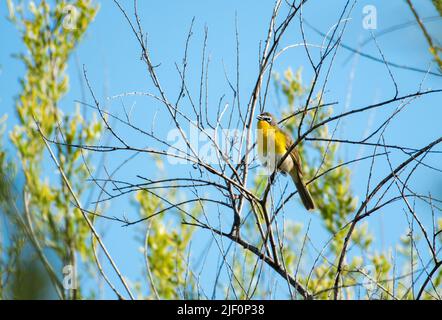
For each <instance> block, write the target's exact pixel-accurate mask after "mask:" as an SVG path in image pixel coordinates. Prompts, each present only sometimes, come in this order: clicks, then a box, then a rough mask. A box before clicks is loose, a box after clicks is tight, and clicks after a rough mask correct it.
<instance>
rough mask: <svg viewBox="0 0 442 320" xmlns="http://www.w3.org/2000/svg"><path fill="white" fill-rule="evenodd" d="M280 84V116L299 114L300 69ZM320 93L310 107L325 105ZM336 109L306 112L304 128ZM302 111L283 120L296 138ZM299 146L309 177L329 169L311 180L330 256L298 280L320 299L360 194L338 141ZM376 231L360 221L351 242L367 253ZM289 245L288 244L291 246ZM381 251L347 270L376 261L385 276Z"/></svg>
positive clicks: (347, 279) (325, 131) (322, 134)
mask: <svg viewBox="0 0 442 320" xmlns="http://www.w3.org/2000/svg"><path fill="white" fill-rule="evenodd" d="M276 86H277V88H280V90H281V91H282V93H283V94H284V96H285V98H286V101H287V108H285V109H283V110H282V112H281V113H282V117H286V116H288V115H290V114H293V113H295V112H296V111H297V110H296V107H299V106H302V105H303V103H304V102H305V99H306V96H305V93H306V92H307V90H306V89H305V88H304V86H303V84H302V76H301V71H300V70H298V71H297V72H296V74H294V73H293V72H292V71H291V70H290V69H288V70H287V71H286V72H285V73H284V77H283V78H281V77H280V76H279V75H276ZM321 104H322V101H321V100H320V97H318V98H317V99H315V100H314V101H311V103H310V107H312V106H314V105H321ZM332 113H333V109H332V108H331V107H330V108H328V109H326V108H322V107H320V108H318V109H316V110H310V111H307V112H306V114H305V117H304V120H303V124H304V128H308V127H309V126H310V125H311V124H312V122H314V123H318V122H321V121H322V120H324V119H326V118H328V117H329V116H331V115H332ZM301 118H302V116H301V114H299V115H297V116H295V117H292V118H290V119H289V120H288V121H286V122H285V124H284V126H285V129H286V130H287V131H288V132H290V133H291V134H292V136H294V137H296V135H297V133H298V126H299V125H300V121H301ZM309 137H310V138H316V139H325V140H327V139H331V138H333V132H332V133H330V132H329V128H328V126H327V125H323V126H321V127H320V128H318V129H317V130H314V131H313V132H311V133H310V134H309ZM297 148H298V151H299V154H300V157H301V159H302V167H303V171H304V179H305V181H309V180H311V179H312V178H313V177H315V176H317V175H318V174H321V173H323V172H326V171H328V172H327V173H326V174H325V175H322V176H321V177H320V178H319V179H316V180H314V181H313V182H312V183H310V184H309V190H310V193H311V194H312V196H313V198H314V199H315V203H316V207H317V209H316V212H319V214H320V215H321V218H322V221H323V223H324V227H325V230H327V232H328V233H329V236H330V237H331V238H332V241H331V242H330V244H329V245H328V247H327V251H328V252H327V251H326V252H324V256H326V257H327V259H325V258H324V259H322V262H321V263H318V264H317V265H316V267H315V268H314V269H313V272H312V276H311V277H310V278H308V279H307V277H305V278H302V277H301V279H300V281H301V282H303V283H304V284H306V285H307V287H308V289H309V290H310V291H311V292H312V293H313V294H314V295H316V298H322V299H327V298H329V296H330V293H331V291H330V288H332V287H333V283H334V280H335V272H336V270H335V269H334V267H333V265H332V263H334V264H336V262H337V259H338V257H339V254H340V252H341V248H342V245H343V242H344V237H345V235H346V233H347V231H348V226H347V227H346V224H347V223H348V222H349V221H350V220H351V218H352V215H353V214H354V212H355V209H356V205H357V202H358V200H357V198H356V197H355V196H354V194H353V192H352V190H351V171H350V169H349V168H348V167H346V166H341V165H342V160H341V159H340V158H339V154H338V150H339V144H338V143H333V142H330V143H329V142H323V141H318V140H315V141H313V142H312V143H311V144H309V146H308V147H306V145H305V143H303V142H301V143H300V144H299V145H298V146H297ZM372 240H373V236H372V235H371V234H370V232H369V230H368V225H367V224H362V225H360V226H358V227H357V228H356V229H355V231H354V232H353V235H352V241H353V243H354V244H356V245H357V246H358V247H359V248H360V249H361V250H362V251H364V252H366V253H369V252H370V245H371V243H372ZM288 247H290V243H289V245H288ZM293 252H296V251H290V250H289V251H288V252H286V253H285V254H286V255H287V256H286V258H285V259H286V260H288V261H291V260H293V259H292V257H291V255H292V254H293ZM378 257H379V256H378V255H372V256H371V257H370V256H369V258H368V259H367V260H368V261H364V259H362V258H361V257H357V256H356V257H353V258H352V260H351V261H350V262H348V263H347V264H346V269H348V270H358V269H361V268H362V267H363V266H364V265H374V266H376V268H375V269H376V274H375V275H374V276H375V277H378V276H384V273H385V272H384V271H385V270H389V264H388V261H386V260H385V259H380V260H379V259H378ZM343 275H344V276H343V282H342V285H343V286H344V287H347V288H351V287H352V286H354V285H355V284H356V283H357V281H358V280H360V279H361V278H363V276H361V275H358V274H354V273H352V274H350V273H347V272H344V273H343ZM345 294H346V295H347V296H348V297H349V298H351V297H352V296H354V292H353V291H352V290H351V289H346V290H345Z"/></svg>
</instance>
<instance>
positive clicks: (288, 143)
mask: <svg viewBox="0 0 442 320" xmlns="http://www.w3.org/2000/svg"><path fill="white" fill-rule="evenodd" d="M282 132H284V135H285V147H286V149H289V148H290V147H291V146H292V145H293V140H292V138H291V137H290V134H289V133H287V132H285V131H284V130H282ZM290 157H292V159H293V163H294V165H295V168H296V170H297V171H298V173H299V175H300V176H301V177H302V166H301V157H300V156H299V153H298V150H296V147H295V148H293V150H292V151H291V152H290Z"/></svg>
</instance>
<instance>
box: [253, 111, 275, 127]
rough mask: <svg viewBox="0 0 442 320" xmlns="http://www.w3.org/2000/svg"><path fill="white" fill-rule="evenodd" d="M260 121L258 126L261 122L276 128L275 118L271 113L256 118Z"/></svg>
mask: <svg viewBox="0 0 442 320" xmlns="http://www.w3.org/2000/svg"><path fill="white" fill-rule="evenodd" d="M256 119H258V124H259V123H260V122H261V121H264V122H267V123H268V124H269V125H271V126H276V120H275V117H274V116H273V115H272V114H271V113H270V112H263V113H261V114H260V115H258V116H257V117H256Z"/></svg>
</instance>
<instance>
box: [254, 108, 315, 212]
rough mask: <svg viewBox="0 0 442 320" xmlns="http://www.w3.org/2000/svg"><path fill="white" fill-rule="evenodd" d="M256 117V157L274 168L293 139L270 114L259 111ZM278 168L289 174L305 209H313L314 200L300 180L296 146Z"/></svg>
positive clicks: (300, 173) (265, 164)
mask: <svg viewBox="0 0 442 320" xmlns="http://www.w3.org/2000/svg"><path fill="white" fill-rule="evenodd" d="M257 119H258V134H257V145H258V157H259V158H260V160H261V162H262V163H263V165H264V166H266V167H269V168H272V169H274V168H275V167H276V166H277V165H278V163H279V161H280V160H281V158H282V157H283V156H284V155H285V154H286V152H287V150H288V149H289V148H290V146H291V145H292V144H293V140H292V138H291V137H290V135H289V134H288V133H287V132H285V131H284V130H282V129H281V128H279V126H278V123H277V122H276V120H275V118H274V117H273V115H272V114H270V113H268V112H264V113H261V114H260V115H259V116H258V117H257ZM279 170H280V171H282V172H283V173H284V174H285V173H288V174H290V176H291V177H292V180H293V182H294V183H295V186H296V189H297V190H298V193H299V195H300V197H301V200H302V203H303V204H304V207H305V208H306V209H307V210H313V209H314V208H315V202H314V201H313V198H312V196H311V194H310V192H309V191H308V189H307V187H306V185H305V184H304V182H303V181H302V167H301V159H300V157H299V154H298V151H297V150H296V148H294V149H293V150H292V151H291V152H290V154H289V155H288V156H287V157H286V158H285V159H284V161H283V163H282V164H281V166H280V167H279Z"/></svg>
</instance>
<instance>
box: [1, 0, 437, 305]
mask: <svg viewBox="0 0 442 320" xmlns="http://www.w3.org/2000/svg"><path fill="white" fill-rule="evenodd" d="M415 2H416V8H417V10H418V11H419V13H420V15H421V17H431V16H434V15H436V12H435V10H434V8H433V6H432V4H431V1H424V0H419V1H415ZM122 3H123V4H124V5H126V7H127V8H128V9H129V10H130V9H131V8H132V7H131V1H122ZM99 4H100V10H99V12H98V15H97V17H96V19H95V21H94V22H93V23H92V25H91V26H90V28H89V30H88V31H87V34H86V36H85V38H84V39H83V41H82V42H81V44H80V45H79V47H78V49H77V50H76V52H75V54H74V55H73V56H72V57H71V59H70V65H69V70H68V72H69V75H70V92H69V93H68V95H67V96H66V97H65V98H64V99H63V101H62V103H61V106H62V108H63V110H65V111H66V112H69V111H72V110H74V107H75V103H74V101H75V100H81V99H83V98H82V89H81V88H82V85H81V80H80V77H81V72H82V71H81V66H82V65H84V66H85V67H86V68H87V70H88V74H89V79H90V82H91V84H92V86H93V87H94V90H95V92H96V94H97V96H98V97H99V98H100V99H101V100H102V101H103V102H104V101H106V100H105V98H106V97H109V96H114V95H117V94H121V93H126V92H133V91H140V92H148V91H153V87H152V84H151V83H150V81H149V79H148V75H147V72H146V69H145V66H144V64H143V62H142V61H141V60H140V50H139V46H138V44H137V42H136V40H135V38H134V36H133V35H132V34H131V32H130V29H129V26H128V25H127V23H126V22H125V20H124V18H123V16H122V15H121V13H120V12H119V11H118V9H117V8H116V6H115V5H114V4H113V2H112V1H100V2H99ZM344 4H345V1H340V0H336V1H309V3H308V4H307V5H306V6H305V8H304V12H303V14H304V17H305V19H306V20H307V21H308V22H310V23H312V24H314V25H315V27H317V28H318V29H320V30H321V31H323V32H326V31H327V30H328V29H329V28H330V27H331V26H332V25H333V24H334V23H335V22H336V20H337V18H338V17H339V14H340V10H341V9H342V8H343V6H344ZM367 4H372V5H375V6H376V8H377V14H378V30H375V32H377V31H380V30H384V29H387V28H389V27H391V26H394V25H397V24H401V23H404V22H409V21H413V16H412V14H411V12H410V10H409V9H408V7H407V6H406V5H405V2H404V1H399V0H395V1H380V0H379V1H359V2H358V4H357V5H356V6H355V7H354V9H353V12H352V15H351V20H350V21H349V22H348V27H347V30H346V33H345V36H344V38H343V41H344V43H345V44H347V45H350V46H352V47H355V48H356V47H358V44H359V43H361V42H362V41H363V40H365V39H367V38H370V32H369V31H367V30H365V29H364V28H363V27H362V22H361V21H362V17H363V13H362V8H363V7H364V6H365V5H367ZM272 7H273V1H250V0H243V1H233V0H226V1H216V2H215V1H196V0H191V1H179V0H175V1H139V14H140V17H141V21H142V25H143V28H144V30H145V31H146V32H147V33H148V39H149V47H150V52H151V57H152V60H153V63H154V64H161V65H160V67H159V68H158V69H157V72H158V74H159V76H160V78H161V81H162V83H163V85H164V87H165V89H166V90H167V91H168V92H170V94H171V96H173V97H175V96H176V94H177V90H178V85H179V76H178V74H177V72H176V68H175V63H178V64H179V63H180V62H181V61H182V56H183V47H184V43H185V41H186V36H187V32H188V30H189V26H190V22H191V21H192V19H193V18H194V17H195V25H194V29H193V30H194V31H193V34H194V35H193V37H192V41H191V45H190V49H189V71H188V72H189V73H188V74H189V83H190V90H191V91H193V92H197V90H198V85H199V76H200V65H201V50H202V44H203V40H204V28H205V26H207V28H208V47H207V54H209V55H210V61H211V62H210V71H209V73H210V80H209V83H210V84H209V88H210V98H209V99H210V103H209V104H210V105H216V104H217V102H218V99H219V97H220V96H221V95H222V94H224V93H229V88H228V85H227V82H226V80H225V74H224V73H225V72H226V74H227V75H228V76H229V77H234V76H235V66H236V65H235V63H236V43H235V16H237V21H238V30H239V40H240V69H241V78H240V91H241V92H242V97H241V103H242V104H243V105H244V104H245V103H247V101H248V98H249V95H250V92H251V90H252V88H253V85H254V83H255V81H256V75H257V71H258V64H257V61H258V52H259V42H260V41H262V40H264V38H265V35H266V31H267V28H268V21H269V18H270V15H271V11H272ZM6 12H7V9H6V5H5V2H2V3H1V4H0V14H1V16H0V30H1V40H2V43H3V44H4V45H3V46H2V49H1V50H0V68H1V69H0V108H1V110H4V111H3V112H4V113H7V114H8V115H9V120H8V123H7V125H8V129H11V128H12V127H13V125H14V124H15V122H16V119H15V114H14V111H13V110H14V97H15V96H16V95H17V94H18V93H19V92H20V85H19V82H18V79H19V78H20V77H22V76H23V72H24V68H23V65H22V64H21V62H20V61H18V60H17V59H15V58H13V57H12V54H15V53H19V52H23V50H24V48H23V45H22V44H21V42H20V39H19V34H18V32H17V31H16V28H15V27H14V26H13V25H12V24H11V23H10V22H8V21H7V20H6V18H5V16H6V15H7V14H6ZM426 25H427V26H428V28H429V30H430V32H431V33H432V34H433V35H434V36H439V39H440V35H441V31H442V29H441V28H442V23H441V22H440V21H433V22H429V23H427V24H426ZM306 32H307V37H308V40H309V42H311V43H315V44H320V43H321V42H322V38H321V37H320V36H318V35H317V34H316V33H315V32H313V31H312V30H311V29H308V28H306ZM301 40H302V38H301V35H300V32H299V23H298V22H297V21H295V22H294V24H293V25H292V27H291V28H289V30H288V32H287V34H286V36H285V38H284V39H283V45H282V47H283V46H285V45H290V44H294V43H300V42H301ZM377 42H378V45H379V47H380V48H381V49H382V52H383V54H384V56H385V58H386V59H387V60H389V61H394V62H396V63H398V64H403V65H408V66H413V67H417V68H420V69H424V70H426V69H428V68H429V67H431V70H432V71H433V72H437V67H436V66H435V65H434V64H431V63H432V59H431V55H430V54H429V53H428V50H427V44H426V42H425V39H424V37H423V36H422V33H421V31H420V30H419V29H418V28H417V27H416V25H413V26H411V27H407V28H404V29H402V30H400V31H396V32H393V33H390V34H387V35H385V36H382V37H380V38H379V39H378V40H377ZM363 50H364V52H366V53H369V54H371V55H374V56H377V57H379V52H378V49H377V48H376V46H375V45H374V43H373V42H371V43H370V44H368V45H367V46H366V47H364V49H363ZM349 57H350V53H349V52H348V51H346V50H344V49H343V48H341V49H339V51H338V55H337V57H336V62H335V64H334V66H333V69H332V76H331V77H330V81H329V84H328V90H327V92H326V94H325V99H324V100H325V101H326V102H334V101H338V102H339V104H338V105H337V106H336V107H335V112H336V113H339V112H342V111H343V110H346V109H348V110H349V109H353V108H357V107H361V106H365V105H369V104H371V103H374V102H377V101H382V100H386V99H389V98H391V97H392V96H393V95H394V86H393V83H392V81H391V79H390V77H389V75H388V72H387V70H386V67H385V65H383V64H380V63H377V62H374V61H370V60H368V59H366V58H363V57H357V56H354V55H353V56H351V57H350V60H348V58H349ZM288 67H290V68H292V69H293V70H297V69H298V68H302V70H303V80H304V82H305V83H309V82H310V81H311V79H312V76H313V73H312V70H311V68H310V66H309V63H308V59H307V57H306V54H305V50H304V49H302V48H301V47H298V48H293V49H290V50H288V51H287V52H286V53H285V54H284V55H282V56H281V57H280V58H279V59H278V60H277V63H276V64H275V66H274V71H276V72H280V73H282V72H283V71H284V70H286V69H287V68H288ZM391 71H392V73H393V75H394V78H395V80H396V82H397V84H398V87H399V90H400V91H399V94H400V95H405V94H408V93H413V92H416V91H417V90H418V87H419V85H420V83H421V82H422V80H423V78H424V75H423V74H421V73H416V72H411V71H408V70H401V69H395V68H392V69H391ZM422 87H423V89H429V88H432V89H438V88H441V87H442V82H441V78H440V77H434V76H427V77H426V78H425V81H424V82H423V86H422ZM86 100H87V101H89V102H90V101H91V99H90V97H87V98H86ZM440 101H441V95H440V94H435V95H430V96H426V97H422V98H419V99H418V100H416V101H414V102H413V103H412V104H411V105H410V106H408V107H407V108H406V110H405V111H404V112H402V113H401V114H400V115H399V116H398V117H397V118H395V120H394V121H393V122H392V123H391V125H390V126H389V127H388V129H387V131H386V133H385V135H386V137H387V138H388V141H387V143H390V144H399V145H405V146H408V147H415V148H419V147H422V146H424V145H426V144H428V143H429V142H430V141H431V140H433V139H435V138H436V137H438V136H440V135H441V133H442V130H441V126H440V119H441V116H442V111H441V108H440ZM107 103H108V105H107V106H108V107H109V109H110V110H111V111H113V112H116V113H120V114H121V106H120V104H119V100H112V101H107ZM125 103H126V104H127V105H128V106H130V105H131V104H132V103H135V105H134V109H133V114H134V121H135V123H136V125H138V126H139V127H141V128H144V129H146V130H148V129H149V128H150V124H151V119H152V116H153V115H154V114H155V112H157V111H160V110H161V108H163V107H162V106H160V105H159V104H157V103H155V102H153V101H152V100H148V99H146V98H143V97H135V98H130V99H126V100H125ZM282 103H283V102H282ZM397 105H398V104H394V105H390V106H387V107H385V108H382V109H377V110H375V111H371V112H369V113H363V114H360V115H357V116H352V117H348V118H346V119H344V120H343V121H342V122H341V123H340V128H339V131H338V132H339V138H342V139H349V140H357V139H360V138H362V137H363V136H364V134H365V133H366V132H367V130H368V131H369V129H370V128H371V129H373V128H376V125H379V124H381V123H382V122H383V121H384V120H385V119H386V117H388V116H389V115H390V114H391V112H392V111H393V110H394V108H395V107H396V106H397ZM280 107H281V101H279V100H278V99H277V96H276V95H275V94H274V93H272V94H271V95H270V99H269V101H268V104H267V109H268V110H269V111H271V112H274V113H276V114H277V115H278V116H279V115H280V114H279V113H278V109H279V108H280ZM3 112H2V113H3ZM160 114H161V113H160ZM163 115H164V113H163ZM161 119H162V120H161V121H164V122H161V124H160V125H159V126H158V128H157V129H158V130H159V131H158V132H159V133H160V134H166V133H167V130H166V129H167V128H168V126H169V123H170V122H169V120H167V118H166V117H164V118H161ZM332 128H333V126H332ZM117 130H121V134H122V135H123V136H124V135H127V136H128V139H130V141H131V142H133V143H134V144H137V145H139V146H146V143H147V141H146V142H144V141H143V140H142V139H143V137H142V136H130V137H129V135H130V134H131V133H130V132H129V131H128V130H127V129H125V128H123V127H121V128H120V127H118V128H117ZM140 139H141V140H140ZM5 144H6V146H9V143H8V142H7V140H5ZM370 152H371V149H370V148H362V149H361V148H360V147H359V146H358V147H354V146H349V145H342V146H341V155H342V157H343V159H344V160H351V159H353V158H355V157H356V155H359V156H365V155H368V154H369V153H370ZM127 157H128V155H127V154H126V155H120V154H115V155H114V154H112V155H109V156H108V158H107V160H106V161H107V162H108V165H109V167H111V168H112V166H116V165H118V164H119V163H120V162H121V161H122V160H124V159H125V158H127ZM404 159H405V158H404V155H403V154H402V155H400V154H395V155H392V161H393V162H394V163H395V164H399V163H400V162H401V161H403V160H404ZM437 160H438V158H437V157H431V156H429V157H428V159H427V161H428V164H437V163H438V162H437ZM350 168H352V169H353V176H352V178H353V180H352V189H353V191H354V193H355V194H356V195H359V198H360V199H361V198H363V196H364V194H365V188H366V181H367V170H368V163H366V162H364V163H359V164H358V165H354V166H351V167H350ZM51 170H52V169H51V168H49V171H51ZM188 170H189V168H188V167H185V166H167V165H166V169H165V172H163V173H158V171H157V169H156V168H155V166H154V163H153V161H151V160H149V159H148V158H147V157H146V156H140V157H137V158H136V159H135V160H134V161H133V162H131V165H129V166H127V167H125V168H124V169H123V170H122V171H121V172H120V175H119V176H120V177H133V178H131V179H130V180H131V181H136V175H142V176H158V175H159V174H164V173H166V174H168V175H169V174H170V175H179V174H180V173H181V172H186V171H188ZM388 173H389V168H388V165H387V163H386V161H385V159H383V160H380V162H379V163H378V166H377V170H376V175H375V176H374V179H375V181H379V180H380V179H381V178H382V177H383V176H385V175H386V174H388ZM48 174H50V173H48ZM281 179H285V178H281ZM282 181H285V180H282ZM440 181H441V180H440V176H437V175H435V174H434V172H433V171H430V170H429V169H425V168H421V169H419V170H418V172H417V173H416V175H415V176H414V178H413V182H414V186H415V187H416V189H417V190H418V191H420V192H423V193H427V192H429V191H431V192H432V193H435V192H439V194H440V193H441V192H440V190H441V183H440ZM402 207H403V205H402V204H398V205H397V206H391V207H389V208H388V210H386V211H385V212H383V214H382V215H379V216H375V217H373V218H370V219H368V220H367V221H369V223H370V230H371V231H372V232H373V233H374V234H375V239H376V240H375V243H376V248H378V249H379V250H381V249H386V248H388V247H389V246H394V244H395V243H397V241H398V239H399V236H400V235H402V234H404V233H405V231H406V229H407V222H406V219H405V217H404V214H403V210H402ZM294 208H297V209H299V208H300V207H299V206H298V205H297V204H295V205H294ZM298 211H299V210H298ZM107 214H108V215H111V216H113V215H116V216H122V215H123V214H125V215H127V216H129V217H131V216H132V217H135V216H136V210H135V208H134V207H133V206H132V205H131V204H130V197H127V198H125V199H121V200H117V201H115V202H113V203H112V206H111V207H110V208H109V210H108V212H107ZM428 214H429V213H428V210H427V211H425V212H422V217H423V220H424V221H426V222H428V221H430V220H428V219H431V216H428ZM310 218H311V219H312V225H311V231H310V232H311V234H310V235H311V238H313V239H314V240H315V241H317V244H318V246H320V245H321V242H323V241H324V240H325V239H327V235H326V233H325V232H324V230H323V228H322V226H321V221H320V219H319V218H318V217H317V216H309V215H308V214H307V213H305V212H304V211H301V212H300V213H299V214H297V215H296V217H294V219H295V220H296V221H299V222H301V223H303V224H306V223H308V221H309V220H310ZM98 225H99V229H100V230H101V231H103V232H104V233H105V242H106V244H107V245H108V246H109V249H110V251H111V253H112V255H113V256H114V257H115V260H116V262H117V264H118V265H119V267H120V269H121V271H122V272H123V273H124V274H126V275H127V277H128V278H129V279H131V280H139V279H141V278H142V277H143V275H142V273H141V272H140V271H141V270H142V263H143V257H142V255H141V254H140V252H139V250H138V247H139V242H138V241H137V239H136V238H137V237H138V236H139V235H141V231H142V228H144V226H134V227H129V228H121V227H120V226H119V225H116V224H112V223H109V222H105V223H98ZM209 237H210V235H209V234H207V233H205V232H204V231H202V232H198V234H197V235H196V238H195V240H194V243H195V245H194V246H195V248H201V246H200V245H198V244H199V243H201V241H204V242H206V241H207V240H208V238H209ZM225 244H226V245H228V241H226V242H225ZM197 256H198V255H197V254H195V257H197ZM210 257H213V259H212V260H211V261H212V262H209V264H208V265H207V266H206V267H207V270H205V271H204V272H205V274H206V275H207V283H204V284H203V285H207V288H211V284H212V283H213V272H212V271H211V270H213V267H214V266H215V265H216V263H215V262H216V261H217V258H218V252H217V249H216V247H213V248H212V250H211V253H210ZM89 285H91V287H92V286H93V284H89ZM208 291H209V292H210V290H208ZM281 296H284V292H282V293H281ZM105 297H108V298H111V297H113V296H112V293H111V292H110V291H109V290H107V289H106V291H105Z"/></svg>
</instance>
